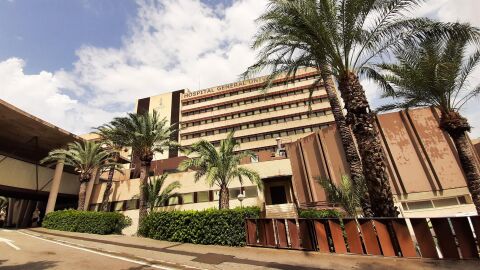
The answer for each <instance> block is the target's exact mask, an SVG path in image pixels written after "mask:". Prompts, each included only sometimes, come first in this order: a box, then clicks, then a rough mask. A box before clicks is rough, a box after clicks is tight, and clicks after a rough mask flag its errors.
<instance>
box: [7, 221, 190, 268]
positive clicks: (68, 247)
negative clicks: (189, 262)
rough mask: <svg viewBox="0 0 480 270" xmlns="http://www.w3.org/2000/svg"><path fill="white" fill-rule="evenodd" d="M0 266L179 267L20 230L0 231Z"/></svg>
mask: <svg viewBox="0 0 480 270" xmlns="http://www.w3.org/2000/svg"><path fill="white" fill-rule="evenodd" d="M0 269H2V270H8V269H15V270H17V269H28V270H40V269H71V270H76V269H79V270H80V269H82V270H85V269H88V270H93V269H131V270H134V269H181V268H180V267H178V268H177V267H175V266H162V265H157V264H152V263H149V262H146V261H142V260H136V259H131V258H127V257H125V256H121V255H115V254H109V253H104V252H98V251H95V250H94V249H89V248H84V247H82V246H79V245H72V244H70V243H66V242H61V241H58V240H49V239H43V238H39V237H36V236H34V235H32V234H27V233H25V232H21V231H7V230H0Z"/></svg>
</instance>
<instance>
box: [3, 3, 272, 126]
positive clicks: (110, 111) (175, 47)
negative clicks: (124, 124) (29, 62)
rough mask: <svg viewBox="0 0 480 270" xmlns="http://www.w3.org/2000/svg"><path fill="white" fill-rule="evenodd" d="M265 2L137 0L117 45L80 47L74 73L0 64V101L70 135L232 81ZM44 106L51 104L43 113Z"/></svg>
mask: <svg viewBox="0 0 480 270" xmlns="http://www.w3.org/2000/svg"><path fill="white" fill-rule="evenodd" d="M264 5H265V3H264V2H263V1H257V0H243V1H237V2H235V3H234V4H233V5H232V6H230V7H226V8H225V7H224V6H223V5H218V6H215V7H210V6H207V5H205V4H203V3H201V2H200V1H190V0H180V1H174V0H167V1H161V2H160V1H150V0H144V1H143V0H139V1H138V6H139V8H138V14H137V17H136V18H135V19H134V20H133V21H132V22H131V24H130V29H129V34H128V35H126V36H124V37H123V44H122V46H121V47H120V48H100V47H95V46H83V47H81V48H79V49H78V50H77V52H76V54H77V56H78V60H77V61H76V62H75V63H74V68H73V70H59V71H56V72H54V73H50V72H41V73H40V74H36V75H26V74H24V73H23V70H22V67H23V65H24V63H23V62H22V61H21V60H19V59H9V60H7V61H5V62H2V63H1V65H2V66H3V65H5V66H9V67H10V69H11V70H12V71H10V72H7V71H5V70H0V78H3V79H4V80H2V83H3V82H4V81H6V82H7V84H10V86H9V88H7V90H3V89H2V92H1V93H0V97H1V98H3V99H5V100H6V101H8V102H11V103H13V104H14V105H16V106H18V107H20V108H22V109H24V110H26V111H28V112H30V113H32V114H34V115H37V116H39V117H41V118H44V119H45V120H47V121H50V122H52V123H54V124H56V125H59V126H60V127H62V128H65V129H67V130H69V131H72V132H76V133H84V132H88V131H89V130H90V127H92V126H97V125H100V124H102V123H104V122H106V121H108V120H110V118H111V117H112V116H114V115H119V114H123V113H125V112H126V111H128V110H131V109H133V105H134V103H135V101H136V99H138V98H142V97H146V96H151V95H155V94H160V93H162V92H166V91H172V90H178V89H183V88H189V89H191V90H196V89H198V88H199V86H200V87H201V88H206V87H210V86H214V85H218V84H221V83H226V82H230V81H233V80H236V79H237V77H238V75H239V74H240V73H242V72H243V71H244V70H245V69H246V68H247V67H248V66H249V65H250V64H252V63H253V61H254V52H253V51H252V50H250V48H249V47H250V42H251V38H252V36H253V34H254V33H255V31H256V26H255V23H254V19H255V18H256V17H258V16H259V15H260V13H261V12H262V11H263V9H264ZM12 62H15V63H17V64H16V65H15V66H14V67H11V65H12ZM13 72H15V73H16V74H18V76H17V77H16V78H15V79H13V78H12V76H11V74H12V73H13ZM34 80H35V82H34ZM20 93H22V94H20ZM44 102H50V103H52V104H51V105H49V107H48V108H45V107H46V106H45V105H44Z"/></svg>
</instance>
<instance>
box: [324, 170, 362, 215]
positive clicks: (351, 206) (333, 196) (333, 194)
mask: <svg viewBox="0 0 480 270" xmlns="http://www.w3.org/2000/svg"><path fill="white" fill-rule="evenodd" d="M318 182H319V183H320V185H321V186H322V187H323V189H324V190H325V193H326V195H327V200H328V202H330V203H334V204H340V205H341V206H342V208H343V209H344V210H345V212H347V214H348V215H349V216H350V217H356V216H357V209H358V208H359V207H361V199H362V196H363V194H364V193H365V191H366V189H367V187H366V186H365V183H364V182H360V183H358V184H352V181H350V178H349V177H348V176H346V175H343V176H342V181H341V182H340V183H339V184H338V185H336V184H334V183H332V181H330V180H328V179H319V180H318Z"/></svg>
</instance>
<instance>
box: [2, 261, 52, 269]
mask: <svg viewBox="0 0 480 270" xmlns="http://www.w3.org/2000/svg"><path fill="white" fill-rule="evenodd" d="M7 261H8V260H1V261H0V269H2V270H23V269H25V270H27V269H28V270H43V269H50V268H53V267H55V266H57V264H58V262H54V261H38V262H28V263H23V264H16V265H3V264H4V263H6V262H7Z"/></svg>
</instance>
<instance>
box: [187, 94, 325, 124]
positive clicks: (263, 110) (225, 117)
mask: <svg viewBox="0 0 480 270" xmlns="http://www.w3.org/2000/svg"><path fill="white" fill-rule="evenodd" d="M327 101H328V99H327V98H314V99H312V102H311V103H312V104H317V103H322V102H327ZM301 106H308V100H304V101H296V102H295V101H293V102H291V103H286V104H282V105H277V106H272V107H265V108H257V109H253V110H250V111H244V112H240V113H232V114H229V115H223V116H219V117H214V118H209V119H204V120H199V121H195V122H188V123H183V124H182V128H187V127H192V126H199V125H204V124H210V123H216V122H220V121H225V120H230V119H235V118H241V117H246V116H251V115H258V114H261V113H269V112H274V111H281V110H286V109H290V108H297V107H301Z"/></svg>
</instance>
